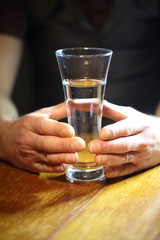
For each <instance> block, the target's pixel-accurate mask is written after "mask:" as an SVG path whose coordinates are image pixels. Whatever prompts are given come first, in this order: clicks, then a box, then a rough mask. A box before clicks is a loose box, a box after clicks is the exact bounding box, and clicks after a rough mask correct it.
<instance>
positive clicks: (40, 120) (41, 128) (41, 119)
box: [37, 117, 45, 134]
mask: <svg viewBox="0 0 160 240" xmlns="http://www.w3.org/2000/svg"><path fill="white" fill-rule="evenodd" d="M44 125H45V118H44V117H38V119H37V128H38V132H39V133H40V134H43V131H44Z"/></svg>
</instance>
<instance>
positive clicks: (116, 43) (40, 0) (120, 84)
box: [0, 0, 160, 114]
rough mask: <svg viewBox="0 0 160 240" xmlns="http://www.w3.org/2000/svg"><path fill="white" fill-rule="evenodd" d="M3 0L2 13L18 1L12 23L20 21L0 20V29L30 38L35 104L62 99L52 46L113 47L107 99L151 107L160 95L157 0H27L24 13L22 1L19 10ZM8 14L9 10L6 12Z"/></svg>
mask: <svg viewBox="0 0 160 240" xmlns="http://www.w3.org/2000/svg"><path fill="white" fill-rule="evenodd" d="M6 2H7V3H8V5H7V8H5V9H6V10H5V11H6V13H5V14H8V13H10V12H11V9H10V7H9V2H12V4H11V5H13V2H14V3H15V2H16V3H17V11H16V10H14V11H15V12H14V13H15V15H16V19H18V18H19V21H17V20H16V23H17V22H18V23H24V24H19V25H18V24H17V25H15V24H16V23H15V22H14V21H12V19H10V20H11V21H8V23H5V24H3V22H2V21H0V32H3V33H4V30H5V27H6V29H7V30H6V33H8V34H9V33H10V34H14V35H16V36H17V37H21V38H24V40H26V41H27V43H28V44H29V47H30V49H31V54H32V59H33V62H34V66H35V99H36V105H35V108H40V107H43V106H50V105H54V104H57V103H59V102H61V101H63V100H64V96H63V89H62V84H61V80H60V74H59V70H58V65H57V61H56V57H55V53H54V52H55V51H56V50H57V49H59V48H66V47H78V46H86V47H87V46H91V47H102V48H109V49H112V50H113V57H112V60H111V65H110V70H109V75H108V83H107V87H106V95H105V99H107V100H108V101H110V102H112V103H115V104H119V105H130V106H132V107H134V108H136V109H137V110H139V111H143V112H146V113H151V114H153V113H154V111H155V108H156V105H157V103H158V101H159V95H160V94H159V87H160V6H159V0H123V1H121V0H114V1H113V0H112V1H111V0H108V1H103V0H98V1H96V0H94V1H93V0H92V1H91V0H88V1H85V0H79V1H78V0H66V1H65V0H64V1H63V0H57V1H53V0H30V1H28V13H27V14H26V12H25V10H24V7H23V6H21V8H22V10H21V11H20V10H19V8H20V5H19V3H18V0H16V1H9V0H7V1H4V3H6ZM20 2H21V3H22V2H23V1H22V0H21V1H20ZM4 5H5V4H4ZM3 7H4V6H3ZM22 11H23V12H24V14H22ZM0 16H1V13H0ZM25 16H26V19H27V23H26V20H25V19H24V17H25ZM12 17H13V12H12V14H11V15H8V18H12ZM2 20H3V19H2ZM7 24H8V25H9V26H10V29H11V31H10V32H9V30H8V29H9V27H8V26H7ZM2 25H3V26H2ZM15 26H17V28H16V27H15ZM13 28H14V33H13V31H12V30H13ZM21 28H22V29H21ZM19 32H22V34H19ZM24 36H25V37H24Z"/></svg>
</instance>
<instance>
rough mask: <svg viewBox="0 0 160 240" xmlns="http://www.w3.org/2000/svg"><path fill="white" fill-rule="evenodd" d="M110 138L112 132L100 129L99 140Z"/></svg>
mask: <svg viewBox="0 0 160 240" xmlns="http://www.w3.org/2000/svg"><path fill="white" fill-rule="evenodd" d="M111 137H112V131H110V130H109V129H102V131H101V132H100V139H102V140H108V139H110V138H111Z"/></svg>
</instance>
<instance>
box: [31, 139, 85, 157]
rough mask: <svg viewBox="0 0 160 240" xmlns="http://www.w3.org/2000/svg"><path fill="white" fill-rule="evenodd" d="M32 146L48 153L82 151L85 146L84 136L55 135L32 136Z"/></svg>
mask: <svg viewBox="0 0 160 240" xmlns="http://www.w3.org/2000/svg"><path fill="white" fill-rule="evenodd" d="M32 137H33V139H32V143H31V144H32V146H31V147H32V148H33V149H36V150H39V151H43V152H47V153H69V152H70V153H71V152H80V151H82V150H83V149H84V148H85V142H84V140H83V139H82V138H79V137H74V138H59V137H55V136H40V135H39V136H38V137H37V135H33V136H32Z"/></svg>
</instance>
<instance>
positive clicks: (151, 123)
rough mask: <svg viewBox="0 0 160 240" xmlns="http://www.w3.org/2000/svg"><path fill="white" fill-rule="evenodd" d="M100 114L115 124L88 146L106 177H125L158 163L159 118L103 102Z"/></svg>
mask: <svg viewBox="0 0 160 240" xmlns="http://www.w3.org/2000/svg"><path fill="white" fill-rule="evenodd" d="M103 115H104V116H105V117H107V118H110V119H112V120H114V121H116V123H113V124H110V125H108V126H105V127H104V128H103V129H102V130H101V132H100V139H99V140H94V141H92V142H90V143H89V145H88V149H89V151H90V152H91V153H94V154H96V157H95V162H96V163H97V164H98V165H103V166H105V175H106V177H109V178H113V177H119V176H124V175H128V174H131V173H134V172H137V171H140V170H142V169H146V168H150V167H152V166H155V165H157V164H159V163H160V119H159V118H156V117H154V116H148V115H146V114H143V113H140V112H138V111H136V110H135V109H133V108H130V107H122V106H117V105H114V104H110V103H108V102H106V101H105V102H104V109H103Z"/></svg>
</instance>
